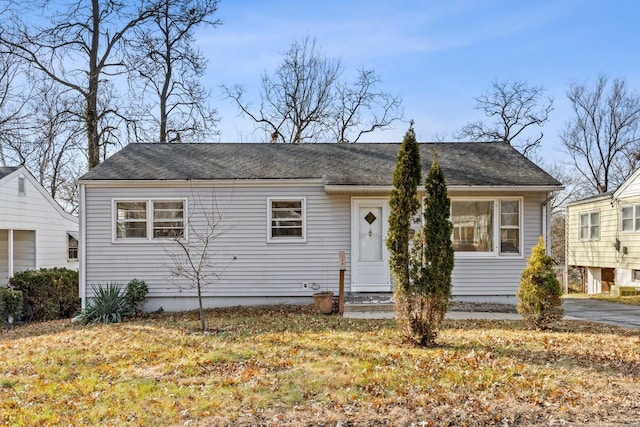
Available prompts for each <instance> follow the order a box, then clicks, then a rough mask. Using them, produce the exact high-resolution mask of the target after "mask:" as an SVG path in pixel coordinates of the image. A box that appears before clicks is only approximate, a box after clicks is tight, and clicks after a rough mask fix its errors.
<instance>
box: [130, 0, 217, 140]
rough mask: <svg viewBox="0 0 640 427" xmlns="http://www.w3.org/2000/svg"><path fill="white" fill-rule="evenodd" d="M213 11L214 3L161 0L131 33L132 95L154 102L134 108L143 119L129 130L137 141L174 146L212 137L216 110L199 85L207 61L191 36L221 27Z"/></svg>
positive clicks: (215, 5)
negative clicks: (144, 22) (199, 30)
mask: <svg viewBox="0 0 640 427" xmlns="http://www.w3.org/2000/svg"><path fill="white" fill-rule="evenodd" d="M217 10H218V1H217V0H162V1H161V4H160V7H159V8H158V10H157V11H156V12H154V13H153V15H152V19H150V21H149V23H150V25H146V26H140V27H138V28H136V29H135V30H134V31H135V37H134V38H133V39H132V41H131V43H130V46H131V48H132V50H131V52H130V54H129V55H128V56H129V62H130V67H129V68H130V69H131V70H132V77H133V79H132V81H131V87H132V91H133V92H134V93H135V94H137V96H140V93H141V92H142V93H148V94H150V95H151V96H152V97H153V98H155V99H156V102H157V103H156V102H152V103H150V104H149V105H147V106H146V107H144V106H142V108H138V114H139V115H140V116H141V119H142V120H141V121H140V120H138V121H136V122H135V123H132V125H134V126H132V127H131V130H132V132H133V133H134V135H135V137H136V139H137V140H142V141H159V142H179V141H185V140H189V139H194V138H206V137H207V136H208V135H211V134H213V133H214V129H215V126H216V123H217V119H216V110H215V109H214V108H211V107H210V106H209V105H208V98H209V96H210V91H208V90H206V89H205V88H204V87H203V86H202V84H201V83H200V81H199V78H201V77H202V76H203V75H204V72H205V69H206V61H205V59H204V58H203V57H202V55H201V54H200V52H199V51H198V50H197V49H196V48H194V44H195V43H194V34H193V32H194V30H195V29H196V28H197V27H200V26H208V27H216V26H218V25H220V24H221V23H222V21H220V20H217V19H216V20H213V19H212V16H213V14H214V13H215V12H216V11H217ZM133 97H134V98H135V95H134V96H133Z"/></svg>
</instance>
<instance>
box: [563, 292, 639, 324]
mask: <svg viewBox="0 0 640 427" xmlns="http://www.w3.org/2000/svg"><path fill="white" fill-rule="evenodd" d="M562 307H563V308H564V313H565V315H567V316H571V317H574V318H577V319H580V320H588V321H591V322H600V323H607V324H609V325H615V326H622V327H624V328H634V329H640V306H637V305H628V304H616V303H613V302H607V301H597V300H592V299H587V298H564V302H563V304H562Z"/></svg>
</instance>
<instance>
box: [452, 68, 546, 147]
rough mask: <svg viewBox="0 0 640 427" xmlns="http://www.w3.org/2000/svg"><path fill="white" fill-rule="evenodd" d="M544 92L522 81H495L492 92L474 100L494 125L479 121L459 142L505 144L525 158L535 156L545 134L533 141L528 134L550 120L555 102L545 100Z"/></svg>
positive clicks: (462, 135)
mask: <svg viewBox="0 0 640 427" xmlns="http://www.w3.org/2000/svg"><path fill="white" fill-rule="evenodd" d="M543 94H544V89H543V88H542V87H540V86H530V85H528V84H527V83H526V82H521V81H509V80H506V81H494V82H493V83H492V85H491V89H490V90H489V91H488V92H486V93H484V94H482V95H480V96H479V97H478V98H475V100H476V102H477V106H476V109H478V110H480V111H482V112H483V113H484V114H485V115H486V116H487V117H488V118H490V119H491V122H485V121H477V122H472V123H468V124H467V125H465V126H464V127H463V128H462V130H461V131H460V133H459V134H458V136H457V138H458V139H464V140H474V141H502V142H505V143H507V144H510V145H512V146H513V147H515V148H516V149H517V150H518V151H520V152H521V153H522V154H524V155H525V156H530V155H532V154H533V152H534V151H535V149H536V148H537V147H538V146H539V145H540V142H541V141H542V137H543V136H544V134H543V133H542V132H540V133H539V134H537V133H536V135H535V137H530V136H529V135H530V133H529V131H531V130H532V129H533V128H535V127H541V126H542V125H544V124H545V123H546V122H547V121H548V120H549V113H550V112H551V111H552V110H553V100H552V99H551V98H543Z"/></svg>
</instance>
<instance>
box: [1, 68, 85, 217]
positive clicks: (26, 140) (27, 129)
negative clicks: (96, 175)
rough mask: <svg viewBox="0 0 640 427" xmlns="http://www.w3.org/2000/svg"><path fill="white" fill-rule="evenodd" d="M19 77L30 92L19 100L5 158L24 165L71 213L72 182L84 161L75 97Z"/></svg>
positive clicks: (28, 77)
mask: <svg viewBox="0 0 640 427" xmlns="http://www.w3.org/2000/svg"><path fill="white" fill-rule="evenodd" d="M21 78H22V79H23V84H24V86H26V87H29V88H30V92H29V96H28V97H27V99H25V100H24V101H21V108H20V111H21V115H20V120H19V121H18V122H17V123H14V124H13V126H12V129H11V132H10V133H8V135H7V134H5V135H4V136H5V137H7V138H6V140H5V141H4V142H3V152H4V154H5V158H6V159H7V160H9V162H11V163H12V164H22V165H25V166H26V167H27V168H28V169H29V170H30V171H31V172H32V173H33V174H34V176H35V177H36V178H37V180H38V181H39V182H40V184H42V186H43V187H44V188H45V189H46V190H47V191H48V192H49V194H50V195H51V196H52V197H53V198H55V199H56V200H57V201H58V202H59V203H60V204H61V205H62V206H63V207H64V208H65V209H67V210H68V211H70V212H73V211H75V210H76V209H77V198H76V197H73V196H74V195H75V179H76V178H77V177H78V176H79V174H80V173H81V171H82V168H80V167H79V159H82V158H84V155H83V154H84V150H83V149H82V137H83V126H82V125H83V123H82V120H81V119H80V118H79V117H77V116H76V114H75V113H74V111H77V108H78V107H77V103H78V100H77V97H76V96H70V93H69V90H68V89H66V88H64V87H62V86H60V85H58V84H56V83H55V82H52V81H50V80H43V79H41V78H34V76H33V75H32V74H29V73H26V74H24V75H23V76H21ZM69 196H72V197H69Z"/></svg>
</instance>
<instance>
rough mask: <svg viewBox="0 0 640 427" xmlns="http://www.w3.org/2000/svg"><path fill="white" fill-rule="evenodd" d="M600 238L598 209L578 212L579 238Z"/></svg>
mask: <svg viewBox="0 0 640 427" xmlns="http://www.w3.org/2000/svg"><path fill="white" fill-rule="evenodd" d="M599 238H600V211H593V212H585V213H581V214H580V240H598V239H599Z"/></svg>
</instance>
